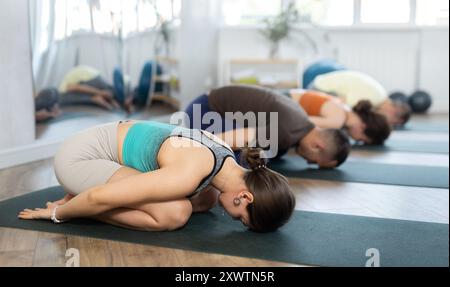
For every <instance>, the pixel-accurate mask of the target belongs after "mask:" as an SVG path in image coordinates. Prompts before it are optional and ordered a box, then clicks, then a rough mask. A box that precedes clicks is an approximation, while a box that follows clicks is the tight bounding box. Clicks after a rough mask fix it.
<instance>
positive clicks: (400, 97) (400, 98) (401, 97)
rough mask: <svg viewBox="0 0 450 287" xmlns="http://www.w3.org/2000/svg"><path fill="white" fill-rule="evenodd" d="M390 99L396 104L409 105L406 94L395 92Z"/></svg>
mask: <svg viewBox="0 0 450 287" xmlns="http://www.w3.org/2000/svg"><path fill="white" fill-rule="evenodd" d="M389 98H390V99H391V100H393V101H394V102H401V103H407V102H408V96H407V95H406V94H405V93H402V92H395V93H392V94H391V95H390V96H389Z"/></svg>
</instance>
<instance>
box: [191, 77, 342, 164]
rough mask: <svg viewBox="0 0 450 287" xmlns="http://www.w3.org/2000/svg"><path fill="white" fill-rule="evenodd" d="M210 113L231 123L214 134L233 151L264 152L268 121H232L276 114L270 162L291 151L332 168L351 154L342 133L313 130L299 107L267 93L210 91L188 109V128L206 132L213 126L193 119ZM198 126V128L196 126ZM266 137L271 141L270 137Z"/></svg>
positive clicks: (230, 89) (247, 88)
mask: <svg viewBox="0 0 450 287" xmlns="http://www.w3.org/2000/svg"><path fill="white" fill-rule="evenodd" d="M198 108H200V109H199V110H200V114H196V113H198V112H197V110H198ZM210 112H213V113H216V114H219V116H220V117H221V118H222V119H223V122H225V123H226V122H227V121H229V122H231V123H232V124H231V125H228V126H226V125H223V126H222V128H221V131H214V132H215V133H216V134H217V136H218V137H220V138H222V139H223V140H224V141H226V142H228V144H229V145H230V146H232V147H233V149H239V148H240V147H241V146H239V145H238V144H237V143H239V144H243V145H253V144H254V145H255V146H259V147H263V148H265V149H267V148H268V147H266V146H263V145H262V144H261V142H260V135H263V136H264V137H265V138H267V133H270V132H271V131H270V129H271V122H270V117H269V118H268V119H267V118H266V119H264V120H263V121H260V119H258V120H257V122H256V123H255V124H249V123H248V121H247V122H246V121H245V120H244V121H243V122H241V123H239V122H237V120H236V119H235V118H233V117H234V115H236V114H238V113H242V114H247V113H253V114H255V115H258V114H260V113H263V114H264V115H270V113H276V114H277V116H278V123H277V126H276V127H275V128H276V132H277V138H275V139H274V140H276V144H277V146H276V150H277V151H278V153H277V154H273V155H272V158H278V157H281V156H283V155H285V154H286V153H287V152H288V150H289V149H290V148H292V147H294V148H295V150H296V152H297V154H298V155H300V156H302V157H303V158H305V159H306V160H307V161H308V162H309V163H311V164H317V165H319V166H320V167H321V168H334V167H338V166H340V165H341V164H342V163H344V162H345V160H346V159H347V157H348V154H349V152H350V142H349V139H348V136H347V135H345V133H344V132H342V131H341V130H338V129H322V128H319V127H316V126H315V125H314V124H313V123H312V122H311V121H310V120H309V119H308V116H307V114H306V113H305V111H304V110H303V109H302V108H301V107H300V106H299V105H298V104H296V103H295V102H293V101H292V100H291V99H289V98H288V97H285V96H283V95H281V94H278V93H276V92H274V91H273V90H270V89H265V88H260V87H256V86H246V85H233V86H227V87H222V88H219V89H215V90H212V91H211V92H210V93H209V95H203V96H201V97H199V98H197V99H195V100H194V101H193V102H192V103H191V104H190V105H189V106H188V108H187V110H186V114H187V116H188V118H189V120H190V123H189V124H190V127H193V128H199V129H202V130H209V129H210V128H211V127H212V126H213V125H214V123H213V124H203V123H202V122H203V121H202V120H200V121H197V120H196V119H197V118H200V119H203V118H204V117H205V118H207V116H208V115H209V114H210ZM230 116H231V117H230ZM197 122H200V123H201V125H200V126H196V125H197ZM236 123H237V124H236ZM230 127H231V128H230ZM268 136H269V138H270V134H269V135H268ZM271 140H273V138H272V139H271Z"/></svg>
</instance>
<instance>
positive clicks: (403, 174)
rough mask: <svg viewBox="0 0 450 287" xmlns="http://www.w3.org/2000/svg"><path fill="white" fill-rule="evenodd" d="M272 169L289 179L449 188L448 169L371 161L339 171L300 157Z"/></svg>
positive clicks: (283, 160) (277, 163) (281, 161)
mask: <svg viewBox="0 0 450 287" xmlns="http://www.w3.org/2000/svg"><path fill="white" fill-rule="evenodd" d="M270 168H272V169H274V170H276V171H278V172H280V173H281V174H283V175H285V176H287V177H296V178H308V179H319V180H331V181H342V182H359V183H374V184H390V185H404V186H420V187H431V188H448V187H449V185H448V182H449V180H448V168H447V167H432V166H414V165H393V164H381V163H368V162H346V163H345V164H343V165H342V166H340V167H339V168H337V169H332V170H319V169H317V168H315V167H314V168H310V167H309V166H308V164H307V163H306V161H304V160H303V159H302V158H300V157H298V156H285V157H283V158H281V159H279V160H276V161H273V162H271V163H270Z"/></svg>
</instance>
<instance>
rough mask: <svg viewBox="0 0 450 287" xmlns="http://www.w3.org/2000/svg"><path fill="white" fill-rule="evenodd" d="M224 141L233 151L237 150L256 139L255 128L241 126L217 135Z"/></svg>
mask: <svg viewBox="0 0 450 287" xmlns="http://www.w3.org/2000/svg"><path fill="white" fill-rule="evenodd" d="M217 136H218V137H219V138H220V139H222V140H223V141H224V142H226V143H227V144H228V145H229V146H230V147H231V149H233V150H234V151H236V150H239V149H241V148H243V147H245V146H247V145H249V144H250V143H252V142H253V141H254V140H255V139H256V129H255V128H242V129H236V130H231V131H228V132H224V133H221V134H218V135H217Z"/></svg>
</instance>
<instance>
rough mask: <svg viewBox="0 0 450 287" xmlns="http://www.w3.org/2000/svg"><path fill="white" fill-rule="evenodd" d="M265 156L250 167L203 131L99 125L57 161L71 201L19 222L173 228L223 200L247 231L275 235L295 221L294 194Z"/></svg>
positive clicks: (68, 144)
mask: <svg viewBox="0 0 450 287" xmlns="http://www.w3.org/2000/svg"><path fill="white" fill-rule="evenodd" d="M261 154H262V153H261V150H260V149H245V150H244V151H243V157H244V160H245V162H247V163H248V166H249V168H248V169H247V168H243V167H242V166H240V165H239V164H238V163H237V162H236V158H235V157H234V153H233V151H232V150H231V148H230V147H229V146H227V145H226V143H224V142H223V141H221V140H220V139H219V138H217V137H215V136H213V135H212V134H209V133H207V132H204V131H203V132H201V131H198V130H197V131H193V130H189V129H185V128H180V127H175V126H172V125H167V124H162V123H156V122H136V121H127V122H115V123H111V124H106V125H101V126H97V127H93V128H90V129H88V130H86V131H82V132H79V133H77V134H76V135H74V136H72V137H70V138H69V139H67V140H66V141H65V142H64V143H63V144H62V145H61V147H60V148H59V150H58V152H57V154H56V156H55V160H54V164H55V174H56V177H57V179H58V181H59V182H60V184H61V185H62V187H63V188H64V191H65V192H66V193H67V196H66V197H64V198H63V199H61V200H59V201H56V202H48V203H47V207H46V208H37V209H25V210H23V211H22V212H20V213H19V215H18V217H19V218H21V219H26V220H33V219H35V220H52V221H54V222H55V223H62V222H61V221H65V220H70V219H75V218H92V219H95V220H98V221H102V222H105V223H108V224H113V225H117V226H120V227H124V228H129V229H136V230H142V231H171V230H176V229H179V228H181V227H183V226H184V225H185V224H186V223H187V222H188V220H189V218H190V217H191V215H192V213H194V212H207V211H208V210H209V209H211V208H212V207H214V206H215V205H216V204H217V203H218V202H220V204H221V205H222V206H223V208H224V209H225V210H226V212H227V213H228V214H229V215H230V216H231V217H232V218H233V219H235V220H240V221H241V222H242V224H244V225H245V226H246V227H248V228H249V229H251V230H253V231H257V232H270V231H274V230H276V229H277V228H279V227H281V226H283V225H284V224H286V223H287V222H288V221H289V219H290V217H291V216H292V213H293V211H294V208H295V196H294V195H293V193H292V191H291V188H290V186H289V183H288V180H287V179H286V178H285V177H283V176H282V175H280V174H278V173H276V172H274V171H272V170H270V169H269V168H267V167H266V166H265V160H264V159H262V158H261ZM43 205H45V203H43ZM268 210H269V211H270V212H267V211H268ZM205 228H208V227H207V226H205Z"/></svg>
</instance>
